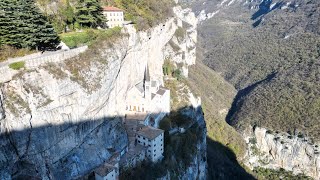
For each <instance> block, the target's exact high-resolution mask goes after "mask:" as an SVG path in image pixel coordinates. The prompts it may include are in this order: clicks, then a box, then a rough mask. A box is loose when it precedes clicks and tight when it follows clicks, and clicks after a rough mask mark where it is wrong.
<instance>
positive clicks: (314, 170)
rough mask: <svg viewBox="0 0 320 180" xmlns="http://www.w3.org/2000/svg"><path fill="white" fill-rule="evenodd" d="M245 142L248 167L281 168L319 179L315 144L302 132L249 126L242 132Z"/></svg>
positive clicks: (319, 168) (319, 172) (319, 163)
mask: <svg viewBox="0 0 320 180" xmlns="http://www.w3.org/2000/svg"><path fill="white" fill-rule="evenodd" d="M245 134H246V135H245V137H246V141H247V143H248V144H249V151H248V154H247V160H246V165H247V166H249V167H250V168H254V167H264V168H270V169H279V168H283V169H285V170H287V171H292V172H293V173H294V174H305V175H307V176H311V177H313V178H314V179H319V178H320V156H319V146H318V145H317V144H314V143H313V142H312V141H311V140H310V139H308V138H307V137H303V136H302V135H289V134H287V133H279V132H271V131H269V130H267V129H264V128H259V127H256V128H255V129H254V130H253V131H252V128H250V130H248V131H247V133H245Z"/></svg>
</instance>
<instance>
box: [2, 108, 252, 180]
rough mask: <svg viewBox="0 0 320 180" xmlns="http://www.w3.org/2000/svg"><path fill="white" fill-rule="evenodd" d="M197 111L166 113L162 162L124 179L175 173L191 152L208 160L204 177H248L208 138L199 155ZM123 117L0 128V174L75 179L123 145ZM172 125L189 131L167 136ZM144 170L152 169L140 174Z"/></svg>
mask: <svg viewBox="0 0 320 180" xmlns="http://www.w3.org/2000/svg"><path fill="white" fill-rule="evenodd" d="M178 112H179V113H178ZM181 112H182V114H181ZM200 114H201V115H202V109H201V108H196V109H194V108H192V107H185V108H182V109H180V110H179V111H176V112H171V113H170V115H169V116H167V117H165V119H164V120H165V121H163V122H164V123H162V124H161V126H162V128H163V129H164V130H165V131H166V132H165V152H164V155H165V159H164V161H163V162H162V163H161V164H157V165H150V164H146V166H144V167H143V166H140V169H141V173H139V172H140V171H139V168H136V169H134V171H135V173H129V174H128V175H129V177H133V175H134V174H136V175H137V174H140V175H141V176H140V177H139V176H138V177H139V179H153V178H155V179H156V178H158V177H163V174H165V173H167V168H169V169H170V168H171V169H172V171H173V172H175V171H178V170H179V169H177V167H179V164H180V165H181V163H182V164H185V165H186V167H188V166H189V165H192V161H193V160H192V157H193V155H192V154H194V153H196V152H197V153H196V154H197V156H198V157H199V159H198V160H199V161H201V162H203V161H205V160H206V159H207V163H208V175H207V177H208V179H253V178H252V176H251V175H250V174H248V173H246V171H245V170H244V169H243V168H242V167H241V166H240V165H239V163H238V162H237V160H236V157H235V154H234V153H233V152H232V151H231V150H230V149H228V148H227V147H225V146H223V145H222V144H220V143H218V142H215V141H212V140H211V139H208V138H207V158H205V156H204V154H205V152H206V149H205V148H201V151H199V150H197V144H199V143H200V144H202V142H204V141H203V140H204V139H205V137H206V134H204V132H206V131H205V130H204V129H205V122H204V121H203V122H202V120H199V117H198V115H200ZM188 117H189V118H188ZM123 118H124V117H104V118H100V119H87V120H81V121H80V122H79V121H78V123H64V124H60V125H46V126H41V127H33V128H30V129H24V130H21V131H12V132H0V177H1V178H3V177H6V176H7V177H10V176H12V178H13V179H39V178H41V177H42V178H43V177H47V178H49V179H74V178H75V177H80V176H81V175H85V174H90V172H92V169H94V168H96V167H97V166H99V165H101V164H103V163H104V162H106V161H108V159H109V158H110V156H111V155H112V154H114V153H119V152H120V151H122V150H123V149H124V148H126V146H127V142H128V136H127V134H126V133H125V128H124V126H123V124H122V122H123ZM200 119H201V118H200ZM71 122H72V121H71ZM0 123H2V122H0ZM174 127H184V128H185V129H189V130H187V131H186V132H185V133H176V134H175V135H174V136H172V137H167V136H168V133H169V130H172V128H174ZM196 137H198V138H196ZM172 160H174V161H172ZM180 162H181V163H180ZM146 169H151V170H153V171H151V172H154V173H145V172H146ZM3 172H7V174H3ZM74 173H75V174H74ZM187 175H189V176H192V174H187Z"/></svg>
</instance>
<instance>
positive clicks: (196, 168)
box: [180, 107, 207, 179]
mask: <svg viewBox="0 0 320 180" xmlns="http://www.w3.org/2000/svg"><path fill="white" fill-rule="evenodd" d="M189 116H190V117H193V119H194V121H195V123H196V124H197V125H198V126H199V128H200V130H201V132H202V133H200V134H199V136H198V137H197V138H198V142H197V153H196V155H195V156H194V157H193V160H192V163H191V166H189V167H188V168H187V170H186V171H185V173H183V174H182V175H181V178H180V179H206V177H207V169H206V168H207V161H206V158H207V140H206V137H207V128H206V124H205V119H204V116H203V112H202V108H200V107H198V108H196V109H195V110H194V111H193V112H191V113H190V114H189Z"/></svg>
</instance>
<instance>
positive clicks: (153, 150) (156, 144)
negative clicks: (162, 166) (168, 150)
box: [136, 126, 164, 162]
mask: <svg viewBox="0 0 320 180" xmlns="http://www.w3.org/2000/svg"><path fill="white" fill-rule="evenodd" d="M147 128H148V129H147ZM136 140H137V143H138V144H140V145H142V146H145V147H147V154H146V157H147V158H148V159H150V160H151V161H152V162H157V161H158V160H160V159H162V158H163V151H164V131H163V130H160V129H155V128H152V127H148V126H146V127H143V130H142V131H138V132H137V134H136Z"/></svg>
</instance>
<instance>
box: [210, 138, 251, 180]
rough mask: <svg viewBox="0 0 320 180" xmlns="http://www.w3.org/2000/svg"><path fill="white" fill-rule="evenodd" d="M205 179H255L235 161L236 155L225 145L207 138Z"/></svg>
mask: <svg viewBox="0 0 320 180" xmlns="http://www.w3.org/2000/svg"><path fill="white" fill-rule="evenodd" d="M207 164H208V176H207V179H210V180H211V179H212V180H213V179H217V180H229V179H230V180H253V179H255V178H254V177H253V176H252V175H251V174H249V173H248V172H246V170H245V169H244V168H243V167H242V166H241V165H240V164H239V162H238V161H237V157H236V155H235V154H234V153H233V151H232V150H231V149H229V148H228V147H226V146H225V145H223V144H221V143H219V142H217V141H214V140H212V139H210V138H209V137H207Z"/></svg>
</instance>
